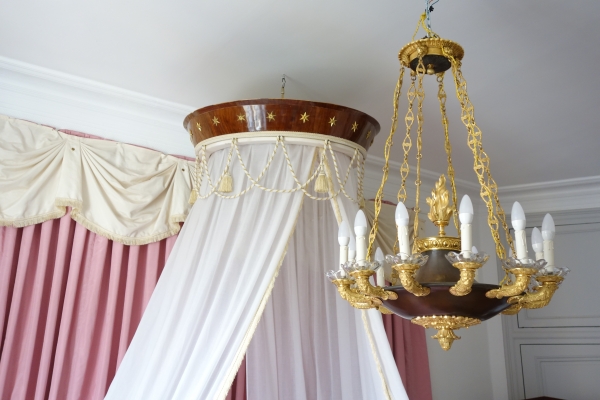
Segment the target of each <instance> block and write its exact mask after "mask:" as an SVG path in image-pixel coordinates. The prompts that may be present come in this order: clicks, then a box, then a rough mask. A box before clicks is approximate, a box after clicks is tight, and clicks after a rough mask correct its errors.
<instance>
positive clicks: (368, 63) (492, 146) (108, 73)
mask: <svg viewBox="0 0 600 400" xmlns="http://www.w3.org/2000/svg"><path fill="white" fill-rule="evenodd" d="M423 3H424V1H421V0H410V1H409V0H395V1H391V0H378V1H376V2H373V1H359V0H308V1H275V0H253V1H243V0H221V1H190V0H172V1H127V2H124V1H115V0H104V1H97V0H96V1H86V2H82V1H76V0H62V1H53V2H49V1H30V0H5V1H4V2H3V3H2V13H0V56H3V57H7V58H11V59H15V60H19V61H22V62H26V63H30V64H34V65H37V66H41V67H45V68H49V69H53V70H56V71H60V72H64V73H67V74H72V75H75V76H79V77H84V78H88V79H91V80H94V81H98V82H102V83H105V84H109V85H114V86H116V87H119V88H123V89H127V90H131V91H135V92H139V93H142V94H145V95H149V96H153V97H156V98H159V99H163V100H167V101H171V102H174V103H179V104H185V105H187V106H190V107H194V108H200V107H203V106H206V105H210V104H214V103H219V102H225V101H230V100H236V99H246V98H260V97H278V96H279V92H280V84H281V75H282V74H283V73H285V74H286V76H287V77H288V78H287V84H286V97H287V98H296V99H307V100H315V101H323V102H331V103H337V104H341V105H345V106H349V107H353V108H357V109H359V110H361V111H365V112H367V113H369V114H371V115H372V116H374V117H375V118H376V119H377V120H379V121H380V123H381V125H382V132H381V133H380V134H379V136H378V138H377V140H376V141H375V144H374V145H373V148H372V150H371V151H370V152H369V154H371V155H374V156H381V155H382V154H383V151H382V148H383V143H384V141H385V137H386V136H387V134H388V131H389V128H390V117H391V115H392V94H393V90H394V86H395V83H396V80H397V76H398V68H399V63H398V60H397V53H398V50H399V49H400V48H401V47H402V46H403V45H404V44H406V43H407V42H409V41H410V38H411V36H412V34H413V31H414V29H415V26H416V22H417V20H418V18H419V15H420V13H421V11H422V9H423V8H424V5H423ZM432 27H433V29H434V31H436V32H437V33H438V34H440V36H442V37H445V38H448V39H451V40H454V41H457V42H458V43H460V44H461V45H463V47H464V48H465V53H466V54H465V59H464V63H463V72H464V75H465V78H466V79H467V81H468V82H469V94H470V97H471V100H472V102H473V104H474V105H475V109H476V112H475V116H476V118H477V122H478V125H479V126H480V128H481V129H482V131H483V142H484V146H485V149H486V150H487V152H488V154H489V156H490V157H491V159H492V172H493V173H494V176H495V178H496V180H497V182H498V184H499V185H500V186H507V185H519V184H527V183H533V182H545V181H554V180H562V179H572V178H578V177H585V176H596V175H600V157H599V154H600V132H599V131H600V130H599V126H600V112H599V110H600V108H599V105H600V104H599V103H600V101H599V100H600V73H599V72H598V70H597V69H596V68H597V67H598V66H599V65H600V46H599V45H598V43H600V2H597V1H593V0H589V1H569V2H565V1H552V0H543V1H542V0H530V1H523V0H504V1H493V2H492V1H477V0H454V1H449V0H441V1H440V2H439V3H438V4H437V5H436V6H435V11H434V12H433V13H432ZM422 35H423V33H422V32H421V33H419V36H422ZM428 78H429V79H427V81H428V82H426V99H425V119H426V122H425V125H424V128H425V130H424V149H425V150H424V152H423V167H424V168H426V169H429V170H432V171H440V172H443V171H444V169H445V155H444V150H443V138H442V131H441V128H440V124H439V112H438V105H437V99H436V92H437V87H436V83H435V81H434V79H433V78H431V77H428ZM447 78H449V77H447ZM406 87H407V85H406V84H405V86H404V90H403V98H402V100H403V101H402V103H401V105H400V115H401V118H403V115H404V113H405V107H406V99H405V96H404V94H405V92H406ZM447 92H448V95H449V96H448V111H449V114H450V124H451V139H452V142H453V151H454V153H453V158H454V162H455V168H456V170H457V177H459V178H462V179H468V180H473V179H475V175H474V173H473V172H472V169H471V168H472V157H471V154H470V150H469V149H468V147H467V145H466V131H465V129H464V127H463V126H462V125H461V121H460V118H459V109H458V104H457V102H456V98H455V97H454V95H453V93H454V85H453V84H452V82H451V80H450V79H447ZM38 122H43V121H38ZM403 125H404V122H403V121H402V119H401V120H400V124H399V130H398V133H397V135H398V136H397V137H398V138H397V139H396V146H395V147H394V149H393V156H392V158H393V159H395V160H401V157H402V155H401V154H400V153H401V146H400V142H401V139H402V137H403V135H404V131H403ZM90 133H93V132H90ZM150 135H152V133H150ZM163 139H164V138H163ZM121 140H122V141H124V142H127V137H123V138H121ZM170 140H180V141H181V142H182V143H184V144H185V145H186V146H189V144H188V143H189V142H188V138H187V134H186V133H185V132H184V131H183V128H182V130H181V137H177V138H171V139H170ZM159 142H160V141H159V140H158V138H157V143H159ZM191 151H192V149H191V147H190V153H191Z"/></svg>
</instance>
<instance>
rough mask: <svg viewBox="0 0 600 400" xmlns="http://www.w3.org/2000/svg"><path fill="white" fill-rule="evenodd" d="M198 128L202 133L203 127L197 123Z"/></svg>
mask: <svg viewBox="0 0 600 400" xmlns="http://www.w3.org/2000/svg"><path fill="white" fill-rule="evenodd" d="M196 128H198V131H200V132H202V127H201V126H200V122H196Z"/></svg>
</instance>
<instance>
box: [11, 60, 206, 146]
mask: <svg viewBox="0 0 600 400" xmlns="http://www.w3.org/2000/svg"><path fill="white" fill-rule="evenodd" d="M194 109H195V108H194V107H191V106H186V105H182V104H177V103H172V102H168V101H165V100H161V99H158V98H154V97H151V96H146V95H143V94H140V93H136V92H132V91H129V90H124V89H121V88H118V87H115V86H111V85H107V84H104V83H99V82H96V81H92V80H89V79H85V78H81V77H77V76H74V75H69V74H65V73H62V72H58V71H54V70H50V69H47V68H42V67H38V66H35V65H31V64H27V63H24V62H21V61H17V60H13V59H10V58H6V57H0V114H5V115H8V116H10V117H14V118H20V119H24V120H28V121H32V122H36V123H39V124H44V125H50V126H52V127H54V128H57V129H71V130H76V131H80V132H84V133H88V134H91V135H96V136H101V137H103V138H106V139H111V140H116V141H121V142H126V143H131V144H135V145H139V146H144V147H151V148H158V149H160V150H161V151H163V152H165V153H167V154H177V155H185V156H191V157H193V156H194V151H193V147H192V146H191V145H190V143H189V136H188V135H187V133H186V131H185V130H184V128H183V119H184V118H185V116H186V115H187V114H189V113H190V112H191V111H193V110H194ZM148 132H152V138H151V140H150V139H149V136H148Z"/></svg>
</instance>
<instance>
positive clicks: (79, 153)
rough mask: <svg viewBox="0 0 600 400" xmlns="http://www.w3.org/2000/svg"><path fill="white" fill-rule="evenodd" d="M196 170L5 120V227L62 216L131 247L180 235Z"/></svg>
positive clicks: (0, 173) (0, 181)
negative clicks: (69, 209) (68, 216)
mask: <svg viewBox="0 0 600 400" xmlns="http://www.w3.org/2000/svg"><path fill="white" fill-rule="evenodd" d="M193 165H194V164H193V163H191V162H189V161H186V160H183V159H180V158H177V157H173V156H167V155H164V154H162V153H160V152H158V151H153V150H148V149H144V148H141V147H136V146H131V145H127V144H123V143H118V142H112V141H108V140H99V139H89V138H83V137H78V136H73V135H68V134H65V133H62V132H59V131H57V130H55V129H52V128H49V127H46V126H42V125H38V124H34V123H31V122H27V121H23V120H18V119H14V118H10V117H6V116H2V115H0V193H2V196H0V226H4V225H8V226H16V227H21V226H26V225H32V224H38V223H40V222H43V221H47V220H50V219H54V218H60V217H62V216H63V215H65V212H66V207H67V206H69V207H72V211H71V217H72V218H73V219H74V220H76V221H77V222H79V223H81V224H82V225H84V226H85V227H86V228H88V229H89V230H91V231H93V232H95V233H98V234H100V235H102V236H105V237H108V238H109V239H111V240H115V241H118V242H120V243H123V244H128V245H141V244H146V243H151V242H155V241H159V240H162V239H164V238H166V237H169V236H172V235H175V234H177V232H179V223H180V222H183V221H184V220H185V218H186V215H187V213H188V210H189V204H188V198H189V194H190V190H191V181H192V180H191V176H190V174H191V173H193Z"/></svg>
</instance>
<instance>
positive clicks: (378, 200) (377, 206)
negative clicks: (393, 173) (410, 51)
mask: <svg viewBox="0 0 600 400" xmlns="http://www.w3.org/2000/svg"><path fill="white" fill-rule="evenodd" d="M403 79H404V67H400V76H399V77H398V82H397V83H396V90H394V114H393V116H392V127H391V128H390V134H389V136H388V138H387V140H386V141H385V148H384V150H383V153H384V158H385V163H384V165H383V176H382V177H381V185H380V186H379V190H377V195H376V196H375V216H374V218H373V226H372V227H371V232H370V233H369V248H368V249H367V259H370V258H371V254H373V243H374V242H375V237H376V236H377V229H378V224H379V212H380V211H381V200H383V188H384V186H385V182H386V181H387V178H388V173H389V159H390V150H391V149H392V145H393V141H392V139H393V137H394V133H396V127H397V126H398V99H399V98H400V89H401V88H402V80H403Z"/></svg>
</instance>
